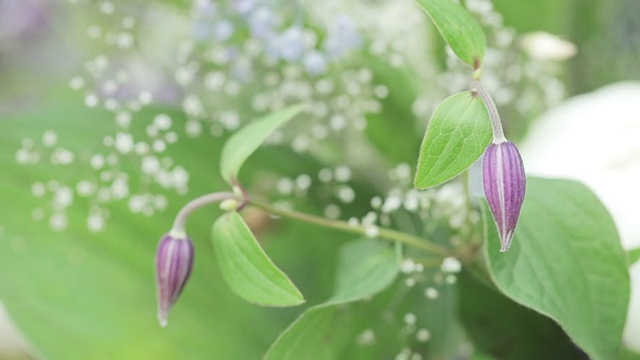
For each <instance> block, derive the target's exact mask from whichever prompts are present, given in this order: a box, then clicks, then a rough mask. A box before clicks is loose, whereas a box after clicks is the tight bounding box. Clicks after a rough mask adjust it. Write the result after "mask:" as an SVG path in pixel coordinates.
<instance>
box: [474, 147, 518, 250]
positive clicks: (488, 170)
mask: <svg viewBox="0 0 640 360" xmlns="http://www.w3.org/2000/svg"><path fill="white" fill-rule="evenodd" d="M482 180H483V186H484V194H485V196H486V198H487V202H488V203H489V208H490V209H491V214H492V215H493V219H494V220H495V222H496V226H497V227H498V233H499V235H500V243H501V248H500V251H501V252H505V251H507V250H509V247H510V246H511V240H512V239H513V233H514V231H515V229H516V224H517V223H518V217H519V216H520V209H521V208H522V203H523V201H524V194H525V187H526V176H525V173H524V164H523V163H522V157H521V156H520V152H518V148H516V146H515V145H514V144H513V143H512V142H510V141H504V142H501V143H498V144H496V143H492V144H490V145H489V146H488V147H487V150H486V151H485V153H484V164H483V169H482Z"/></svg>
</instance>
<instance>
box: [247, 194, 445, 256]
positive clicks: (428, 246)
mask: <svg viewBox="0 0 640 360" xmlns="http://www.w3.org/2000/svg"><path fill="white" fill-rule="evenodd" d="M249 204H250V205H253V206H255V207H257V208H260V209H262V210H264V211H266V212H268V213H270V214H273V215H278V216H282V217H288V218H291V219H296V220H300V221H304V222H307V223H310V224H316V225H320V226H324V227H328V228H332V229H337V230H342V231H346V232H351V233H356V234H360V235H368V233H369V231H370V230H369V229H367V227H365V226H362V225H351V224H349V223H347V222H344V221H340V220H330V219H326V218H323V217H320V216H315V215H310V214H305V213H301V212H297V211H293V210H285V209H282V208H278V207H276V206H273V205H271V204H267V203H262V202H258V201H255V200H250V201H249ZM377 230H378V231H377V234H376V237H381V238H385V239H388V240H392V241H397V242H400V243H403V244H406V245H409V246H413V247H415V248H418V249H422V250H425V251H427V252H430V253H434V254H438V255H442V256H450V255H451V252H450V251H449V250H448V249H447V248H445V247H443V246H441V245H438V244H436V243H434V242H431V241H429V240H426V239H423V238H421V237H418V236H415V235H411V234H408V233H405V232H402V231H397V230H393V229H388V228H383V227H377Z"/></svg>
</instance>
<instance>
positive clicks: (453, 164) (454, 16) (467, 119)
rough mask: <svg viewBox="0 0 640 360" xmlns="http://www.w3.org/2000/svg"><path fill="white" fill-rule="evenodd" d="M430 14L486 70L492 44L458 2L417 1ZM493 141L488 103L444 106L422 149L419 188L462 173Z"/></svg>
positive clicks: (466, 97)
mask: <svg viewBox="0 0 640 360" xmlns="http://www.w3.org/2000/svg"><path fill="white" fill-rule="evenodd" d="M416 2H417V3H418V5H420V7H422V8H423V9H424V11H426V12H427V14H428V15H429V17H430V18H431V20H432V21H433V23H434V24H435V26H436V28H438V31H439V32H440V34H441V35H442V37H443V38H444V40H445V41H446V42H447V44H449V46H450V47H451V50H453V52H454V53H455V54H456V55H457V56H458V57H459V58H460V59H461V60H462V61H464V62H466V63H467V64H469V65H471V66H472V67H473V68H474V69H480V66H481V64H482V61H483V58H484V55H485V52H486V49H487V40H486V37H485V35H484V33H483V32H482V28H481V27H480V25H479V24H478V23H477V22H476V21H475V20H474V19H473V17H472V16H471V15H470V14H469V13H468V12H467V11H466V10H465V9H464V8H463V7H462V6H461V5H460V4H458V3H455V2H453V1H452V0H416ZM490 139H491V126H490V123H489V116H488V114H487V111H486V108H485V106H484V104H483V102H482V100H481V99H480V98H479V97H477V96H476V95H475V94H473V93H470V92H465V93H460V94H457V95H454V96H451V97H449V98H448V99H446V100H445V101H444V102H442V103H441V104H440V105H439V106H438V108H437V109H436V111H435V112H434V114H433V116H432V118H431V121H430V122H429V128H428V129H427V132H426V134H425V137H424V140H423V142H422V146H421V148H420V157H419V159H418V168H417V170H416V176H415V180H414V185H415V187H417V188H420V189H424V188H428V187H432V186H436V185H438V184H441V183H443V182H445V181H447V180H449V179H451V178H453V177H454V176H456V175H458V174H460V173H462V172H463V171H464V170H466V169H467V168H468V167H469V166H471V164H473V163H474V162H475V161H476V160H478V158H479V157H480V156H481V155H482V153H483V152H484V149H485V148H486V146H487V145H488V144H489V141H490Z"/></svg>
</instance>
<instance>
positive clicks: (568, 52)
mask: <svg viewBox="0 0 640 360" xmlns="http://www.w3.org/2000/svg"><path fill="white" fill-rule="evenodd" d="M520 45H521V46H522V48H523V49H524V50H525V51H526V52H527V53H528V54H529V56H531V57H533V58H535V59H540V60H556V61H561V60H566V59H568V58H570V57H572V56H573V55H575V54H576V52H577V48H576V46H575V45H574V44H573V43H572V42H569V41H566V40H563V39H561V38H559V37H557V36H555V35H553V34H549V33H547V32H544V31H537V32H532V33H528V34H525V35H523V36H522V37H521V38H520Z"/></svg>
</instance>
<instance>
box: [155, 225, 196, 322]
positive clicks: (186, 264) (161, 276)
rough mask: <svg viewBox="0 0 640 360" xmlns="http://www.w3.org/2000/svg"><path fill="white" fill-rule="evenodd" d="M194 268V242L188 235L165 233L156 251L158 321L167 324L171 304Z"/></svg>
mask: <svg viewBox="0 0 640 360" xmlns="http://www.w3.org/2000/svg"><path fill="white" fill-rule="evenodd" d="M192 268H193V243H192V242H191V239H189V238H188V237H185V238H179V237H174V236H172V235H171V234H167V235H165V236H164V237H163V238H162V239H161V240H160V243H159V244H158V251H157V253H156V286H157V294H158V321H160V325H161V326H163V327H164V326H167V318H168V315H169V310H170V309H171V306H172V305H173V304H174V303H175V302H176V300H177V299H178V296H180V293H181V292H182V289H184V286H185V284H186V283H187V280H189V276H190V275H191V269H192Z"/></svg>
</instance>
